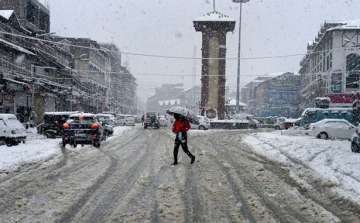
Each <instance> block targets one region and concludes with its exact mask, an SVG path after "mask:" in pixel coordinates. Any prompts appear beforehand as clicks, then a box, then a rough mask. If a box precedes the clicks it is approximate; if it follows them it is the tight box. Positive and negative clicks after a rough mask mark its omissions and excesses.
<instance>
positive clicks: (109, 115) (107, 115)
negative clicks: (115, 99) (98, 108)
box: [96, 114, 114, 118]
mask: <svg viewBox="0 0 360 223" xmlns="http://www.w3.org/2000/svg"><path fill="white" fill-rule="evenodd" d="M100 116H103V117H111V118H113V117H114V115H112V114H96V117H100Z"/></svg>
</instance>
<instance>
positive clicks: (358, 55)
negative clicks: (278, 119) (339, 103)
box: [299, 21, 360, 107]
mask: <svg viewBox="0 0 360 223" xmlns="http://www.w3.org/2000/svg"><path fill="white" fill-rule="evenodd" d="M300 65H301V68H300V71H299V73H300V74H301V76H302V82H303V83H302V84H303V89H302V97H303V102H302V107H307V106H313V103H314V99H315V98H316V97H321V96H326V95H332V94H340V93H342V94H344V93H345V94H352V93H353V92H358V91H359V90H360V85H359V81H360V69H359V68H360V21H349V22H335V23H334V22H332V23H329V22H325V23H324V25H323V26H322V27H321V29H320V31H319V33H318V35H317V37H316V38H315V40H314V41H313V42H312V43H310V44H308V46H307V55H306V56H305V57H304V58H303V59H302V61H301V63H300Z"/></svg>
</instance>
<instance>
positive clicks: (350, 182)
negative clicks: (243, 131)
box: [244, 132, 360, 198]
mask: <svg viewBox="0 0 360 223" xmlns="http://www.w3.org/2000/svg"><path fill="white" fill-rule="evenodd" d="M244 142H245V143H247V144H249V145H250V146H251V147H252V148H253V149H254V150H255V152H257V153H259V154H261V155H264V156H266V157H268V158H269V159H272V160H275V161H279V162H281V163H284V164H288V165H291V164H293V163H302V164H304V165H306V166H307V167H309V168H311V169H312V170H313V171H315V172H317V173H318V174H319V175H320V176H321V177H322V178H323V179H324V180H327V181H329V180H330V181H332V182H333V183H334V185H336V186H338V187H339V188H341V189H343V191H345V192H346V193H347V195H350V196H352V197H353V198H356V197H359V195H360V171H359V170H360V155H359V154H355V153H352V152H351V149H350V142H349V141H340V140H336V141H331V140H320V139H316V138H313V137H310V136H287V135H281V132H271V133H256V134H252V135H250V136H247V137H245V139H244ZM354 195H355V196H354Z"/></svg>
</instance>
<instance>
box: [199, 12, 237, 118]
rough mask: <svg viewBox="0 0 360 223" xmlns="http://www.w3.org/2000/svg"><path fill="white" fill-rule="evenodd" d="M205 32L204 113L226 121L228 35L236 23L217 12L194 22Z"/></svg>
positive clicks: (203, 70) (203, 46)
mask: <svg viewBox="0 0 360 223" xmlns="http://www.w3.org/2000/svg"><path fill="white" fill-rule="evenodd" d="M194 27H195V30H196V31H197V32H202V72H201V113H202V115H207V116H208V117H209V118H218V119H220V120H222V119H224V118H225V81H226V79H225V65H226V61H225V58H226V34H227V33H228V32H232V31H234V28H235V20H233V19H231V18H229V17H228V16H226V15H223V14H222V13H220V12H217V11H216V10H214V11H213V12H210V13H207V14H206V15H204V16H202V17H200V18H198V19H196V20H195V21H194Z"/></svg>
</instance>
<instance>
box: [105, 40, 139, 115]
mask: <svg viewBox="0 0 360 223" xmlns="http://www.w3.org/2000/svg"><path fill="white" fill-rule="evenodd" d="M101 46H102V47H103V48H105V49H107V50H108V51H107V52H108V54H109V56H110V64H111V72H110V75H109V89H110V91H109V103H110V106H109V107H110V109H111V111H112V112H116V113H130V114H134V113H135V112H136V110H137V105H136V101H137V100H136V90H137V84H136V78H135V77H134V76H133V75H132V74H131V73H130V72H129V70H128V69H127V68H126V67H124V66H122V64H121V52H120V50H119V49H118V47H117V46H115V45H114V44H101Z"/></svg>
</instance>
